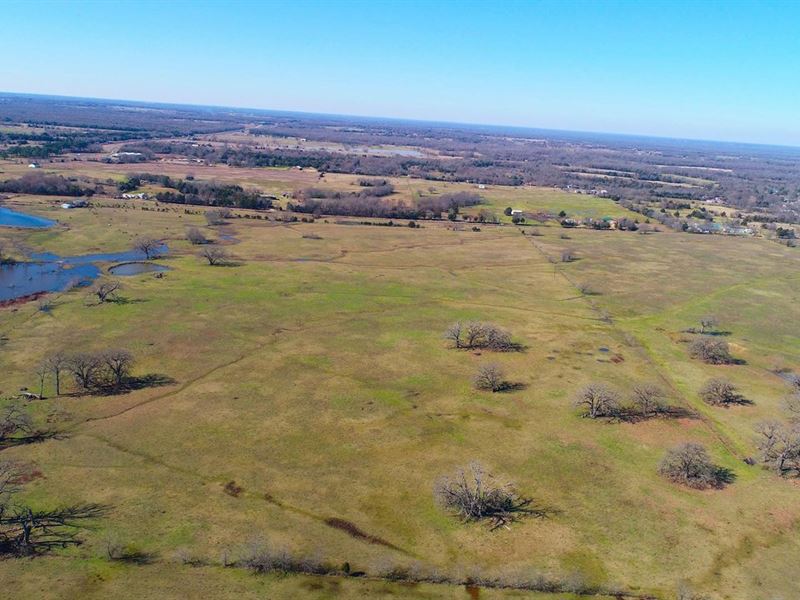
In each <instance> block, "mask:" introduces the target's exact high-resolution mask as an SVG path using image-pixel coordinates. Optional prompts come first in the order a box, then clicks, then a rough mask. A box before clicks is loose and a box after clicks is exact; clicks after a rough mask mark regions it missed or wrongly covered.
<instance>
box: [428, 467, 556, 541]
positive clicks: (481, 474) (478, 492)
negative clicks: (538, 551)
mask: <svg viewBox="0 0 800 600" xmlns="http://www.w3.org/2000/svg"><path fill="white" fill-rule="evenodd" d="M434 498H435V499H436V501H437V502H438V504H439V505H440V506H441V507H442V508H444V509H445V510H448V511H451V512H453V513H454V514H455V515H457V516H458V517H460V518H461V519H462V520H464V521H480V520H484V519H486V520H489V521H490V522H491V523H492V529H493V530H494V529H497V528H498V527H502V526H504V525H507V524H509V523H511V522H513V521H516V520H517V519H519V518H520V517H523V516H525V515H534V516H539V517H543V516H546V511H544V510H542V509H536V508H533V507H532V504H533V501H532V499H530V498H525V497H522V496H520V495H518V494H517V492H516V491H515V489H514V486H513V484H510V483H501V482H498V481H497V480H496V479H495V478H494V477H493V476H492V475H490V474H488V473H486V472H485V471H484V469H483V467H482V466H481V465H480V464H479V463H477V462H473V463H471V464H470V465H469V466H468V467H466V468H462V469H459V470H458V471H457V472H456V474H455V475H453V476H452V477H442V478H440V479H439V481H437V482H436V485H435V486H434Z"/></svg>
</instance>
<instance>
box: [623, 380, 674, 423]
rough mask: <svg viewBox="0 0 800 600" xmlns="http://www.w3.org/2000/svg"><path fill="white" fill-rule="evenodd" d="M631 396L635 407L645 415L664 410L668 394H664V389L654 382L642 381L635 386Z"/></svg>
mask: <svg viewBox="0 0 800 600" xmlns="http://www.w3.org/2000/svg"><path fill="white" fill-rule="evenodd" d="M631 396H632V401H633V405H634V407H636V409H637V410H638V412H640V413H641V414H642V416H643V417H649V416H651V415H653V414H656V413H660V412H664V410H665V409H666V394H664V390H662V389H661V388H660V387H659V386H657V385H655V384H653V383H640V384H637V385H635V386H633V391H632V393H631Z"/></svg>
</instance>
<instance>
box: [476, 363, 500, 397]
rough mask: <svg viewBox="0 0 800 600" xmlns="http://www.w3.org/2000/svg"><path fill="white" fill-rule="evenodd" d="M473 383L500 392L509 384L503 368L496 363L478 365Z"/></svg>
mask: <svg viewBox="0 0 800 600" xmlns="http://www.w3.org/2000/svg"><path fill="white" fill-rule="evenodd" d="M473 383H474V385H475V387H476V388H477V389H479V390H485V391H489V392H499V391H500V390H502V389H503V388H505V387H506V385H507V383H506V381H505V379H504V377H503V369H502V368H501V367H500V366H499V365H497V364H494V363H490V364H486V365H481V366H480V367H478V372H477V373H475V377H474V378H473Z"/></svg>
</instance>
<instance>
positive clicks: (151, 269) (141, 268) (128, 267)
mask: <svg viewBox="0 0 800 600" xmlns="http://www.w3.org/2000/svg"><path fill="white" fill-rule="evenodd" d="M162 271H169V267H167V266H165V265H157V264H156V263H151V262H127V263H122V264H119V265H114V266H113V267H111V268H110V269H108V272H109V273H111V274H112V275H118V276H120V277H130V276H131V275H141V274H142V273H160V272H162Z"/></svg>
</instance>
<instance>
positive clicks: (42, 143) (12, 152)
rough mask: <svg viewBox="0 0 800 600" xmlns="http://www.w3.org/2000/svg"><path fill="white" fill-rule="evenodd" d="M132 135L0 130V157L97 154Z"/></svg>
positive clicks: (111, 132)
mask: <svg viewBox="0 0 800 600" xmlns="http://www.w3.org/2000/svg"><path fill="white" fill-rule="evenodd" d="M132 137H134V134H131V133H128V132H122V131H107V130H103V131H99V130H84V131H74V130H71V129H56V128H49V129H47V130H45V131H44V132H41V133H39V132H37V131H36V130H29V131H8V132H1V131H0V145H2V146H3V148H2V149H0V157H2V158H14V157H19V158H48V157H50V156H54V155H58V154H64V153H67V152H75V153H80V152H101V151H102V144H104V143H107V142H115V141H122V140H128V139H131V138H132Z"/></svg>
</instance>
